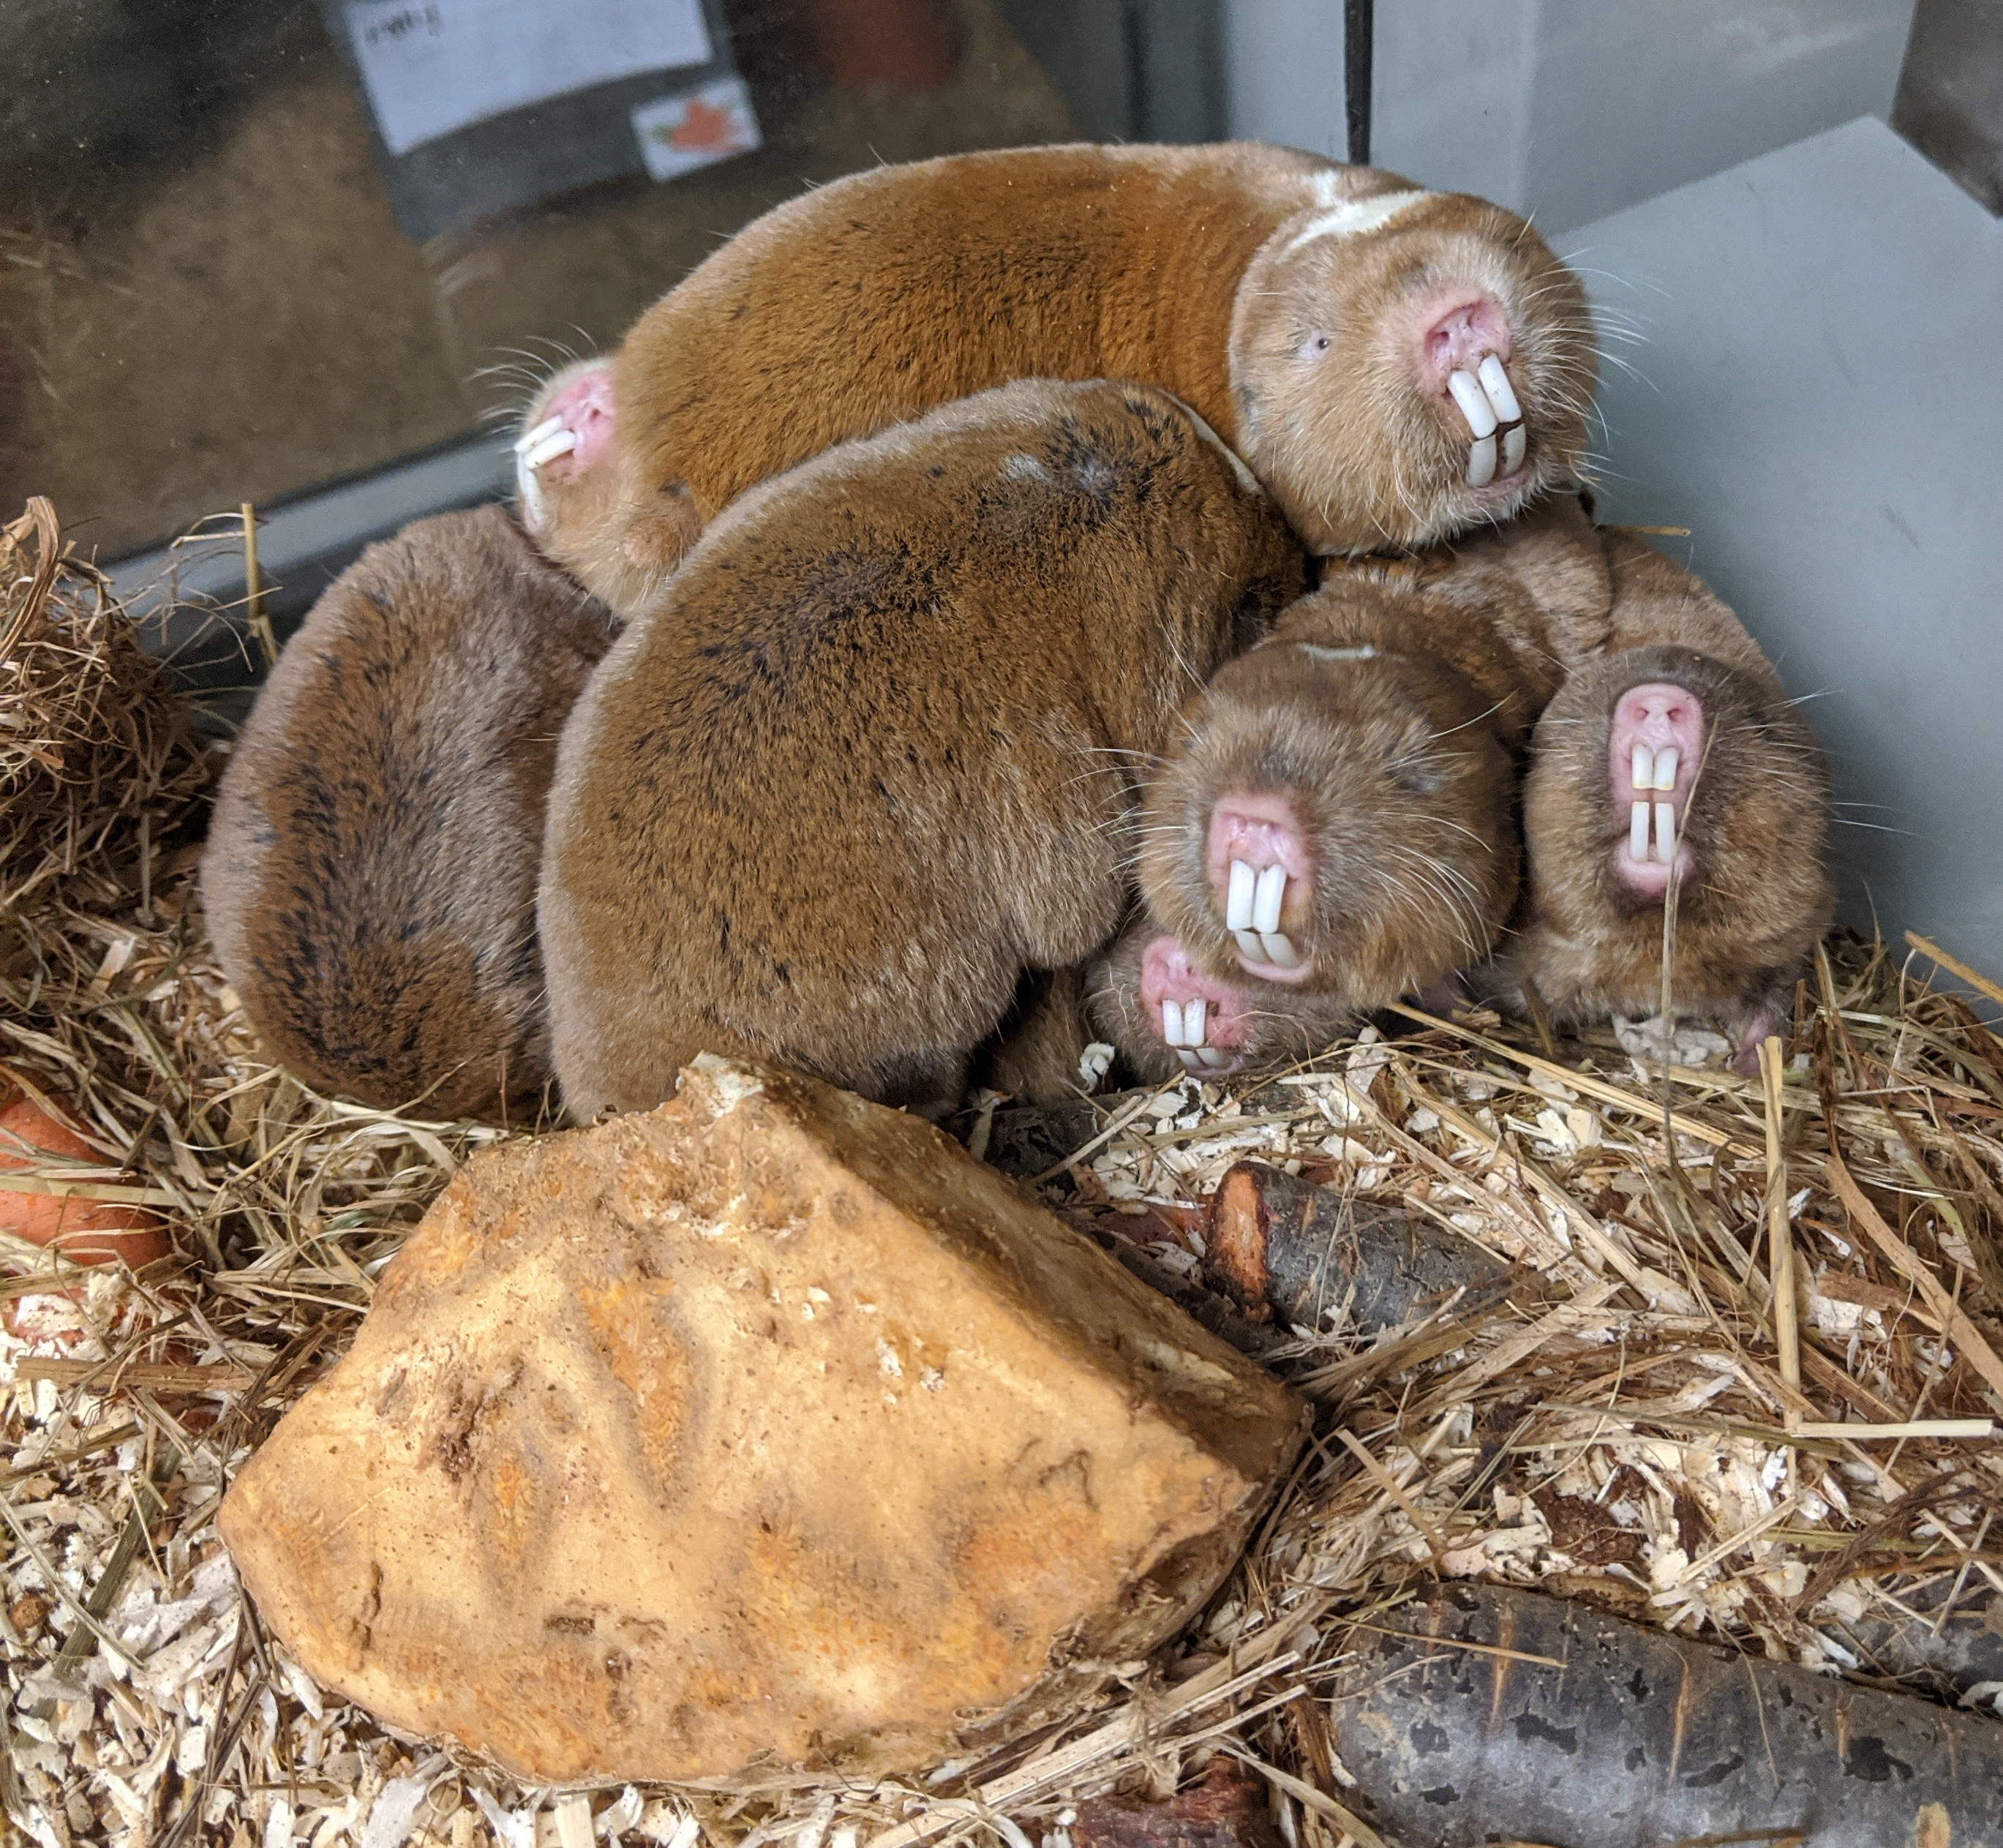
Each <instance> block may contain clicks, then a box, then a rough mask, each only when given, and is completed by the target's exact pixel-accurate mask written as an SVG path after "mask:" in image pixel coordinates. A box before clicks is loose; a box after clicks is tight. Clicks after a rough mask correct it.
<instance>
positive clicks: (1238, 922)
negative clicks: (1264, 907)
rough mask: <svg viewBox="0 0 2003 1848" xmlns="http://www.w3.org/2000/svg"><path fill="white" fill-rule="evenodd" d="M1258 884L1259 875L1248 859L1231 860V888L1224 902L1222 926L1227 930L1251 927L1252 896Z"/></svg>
mask: <svg viewBox="0 0 2003 1848" xmlns="http://www.w3.org/2000/svg"><path fill="white" fill-rule="evenodd" d="M1258 884H1259V876H1258V875H1257V873H1255V872H1253V870H1252V867H1251V864H1250V861H1244V860H1234V861H1232V863H1231V890H1230V893H1229V896H1227V897H1226V899H1225V904H1224V927H1225V929H1226V930H1227V931H1249V930H1250V929H1251V927H1252V905H1253V894H1254V893H1255V892H1256V891H1257V888H1258Z"/></svg>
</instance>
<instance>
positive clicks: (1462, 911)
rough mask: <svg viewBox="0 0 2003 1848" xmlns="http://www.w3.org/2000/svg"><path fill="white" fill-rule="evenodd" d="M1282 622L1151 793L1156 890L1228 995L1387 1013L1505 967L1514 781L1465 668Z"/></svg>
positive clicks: (1209, 694) (1230, 666) (1171, 922)
mask: <svg viewBox="0 0 2003 1848" xmlns="http://www.w3.org/2000/svg"><path fill="white" fill-rule="evenodd" d="M1301 608H1302V606H1296V609H1297V610H1299V609H1301ZM1285 627H1286V619H1283V623H1282V634H1281V635H1276V636H1275V638H1274V639H1273V640H1272V641H1269V642H1267V643H1266V644H1264V645H1262V646H1260V647H1259V648H1255V649H1253V651H1252V652H1250V654H1248V655H1243V656H1241V657H1240V658H1239V659H1237V660H1236V661H1233V662H1229V663H1227V664H1226V665H1225V667H1224V668H1223V669H1221V670H1220V671H1219V672H1218V674H1217V675H1216V676H1215V678H1214V679H1212V680H1211V683H1210V685H1209V686H1208V688H1207V689H1206V690H1204V693H1203V694H1202V695H1201V697H1200V698H1199V700H1197V702H1196V703H1195V704H1194V707H1192V708H1191V709H1190V712H1189V714H1188V715H1187V716H1188V719H1189V735H1188V737H1187V742H1185V744H1184V745H1183V748H1182V749H1180V751H1179V752H1178V753H1176V755H1175V756H1173V757H1172V758H1171V759H1170V760H1169V762H1168V763H1166V765H1165V766H1164V767H1162V770H1159V772H1157V774H1155V777H1153V778H1152V779H1151V781H1150V784H1149V785H1148V788H1147V790H1146V791H1145V795H1144V798H1143V799H1144V805H1145V808H1144V829H1143V835H1142V838H1143V843H1144V844H1143V847H1142V850H1141V885H1142V888H1143V890H1144V892H1145V895H1146V897H1147V899H1148V903H1149V904H1150V906H1151V907H1152V908H1153V910H1154V912H1155V915H1156V916H1157V917H1159V919H1160V921H1161V922H1162V925H1163V927H1165V929H1166V930H1167V931H1169V932H1171V933H1173V934H1174V935H1175V936H1176V937H1177V938H1179V939H1180V941H1181V943H1182V944H1183V945H1184V946H1185V947H1186V949H1187V954H1188V955H1190V958H1191V959H1192V960H1193V961H1194V963H1195V965H1196V966H1197V967H1198V968H1200V969H1201V970H1202V972H1203V973H1204V974H1206V975H1207V976H1210V977H1211V978H1212V979H1214V980H1222V981H1226V982H1233V983H1243V981H1244V980H1246V978H1247V977H1248V976H1249V977H1251V978H1254V979H1255V982H1256V983H1257V985H1262V986H1263V985H1268V984H1270V985H1272V986H1274V987H1281V988H1285V989H1291V990H1296V991H1298V992H1299V993H1301V994H1313V995H1316V996H1319V997H1324V998H1327V999H1331V1000H1334V1001H1337V1002H1339V1003H1340V1004H1341V1006H1342V1007H1343V1008H1350V1009H1362V1008H1372V1007H1381V1006H1383V1005H1384V1004H1386V1003H1388V1002H1390V1001H1395V1000H1397V998H1398V997H1400V995H1402V994H1408V993H1410V992H1412V991H1414V990H1419V989H1423V988H1424V987H1428V986H1429V985H1430V984H1431V983H1434V982H1435V981H1437V980H1439V979H1440V978H1441V977H1442V976H1445V975H1448V974H1449V973H1452V971H1454V970H1456V969H1460V968H1463V967H1465V966H1467V965H1469V964H1470V963H1472V962H1477V961H1479V960H1480V959H1481V958H1482V957H1483V956H1484V955H1487V953H1488V952H1489V951H1490V948H1491V945H1492V941H1493V938H1494V934H1495V932H1496V931H1497V930H1498V927H1499V926H1500V924H1501V921H1502V919H1503V918H1504V917H1505V916H1506V914H1507V913H1508V908H1509V906H1510V904H1511V903H1512V901H1513V900H1514V897H1515V889H1516V878H1517V860H1518V854H1517V848H1516V845H1515V834H1514V830H1513V829H1512V826H1511V819H1512V817H1511V805H1512V799H1513V794H1514V777H1513V774H1512V764H1511V762H1510V759H1509V756H1508V753H1507V752H1506V751H1505V749H1503V748H1502V746H1501V743H1500V742H1498V739H1497V738H1496V736H1495V735H1494V732H1493V730H1492V728H1491V727H1490V726H1489V725H1487V723H1486V722H1485V721H1486V718H1487V712H1486V709H1485V707H1484V703H1483V701H1482V700H1481V699H1480V696H1479V695H1478V694H1477V693H1476V691H1475V690H1474V689H1473V687H1472V686H1470V684H1469V683H1468V682H1467V681H1466V680H1465V679H1463V677H1462V676H1460V675H1459V674H1458V673H1456V672H1454V671H1453V670H1452V669H1451V668H1449V667H1447V666H1446V665H1444V664H1442V663H1440V662H1435V661H1432V660H1430V659H1425V658H1423V657H1415V658H1414V659H1407V658H1405V657H1403V656H1402V655H1397V654H1395V653H1393V652H1390V651H1388V650H1386V649H1383V648H1379V647H1376V646H1375V645H1367V644H1366V645H1357V646H1334V647H1330V646H1323V645H1318V644H1316V643H1313V642H1309V641H1288V640H1285V639H1282V636H1283V635H1284V633H1285Z"/></svg>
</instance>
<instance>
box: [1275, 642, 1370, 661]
mask: <svg viewBox="0 0 2003 1848" xmlns="http://www.w3.org/2000/svg"><path fill="white" fill-rule="evenodd" d="M1294 646H1295V648H1299V650H1300V652H1302V654H1303V655H1306V656H1307V658H1308V659H1309V660H1310V661H1375V660H1376V659H1377V656H1378V655H1379V652H1380V651H1379V649H1377V648H1374V647H1372V645H1370V644H1369V642H1367V641H1366V642H1365V643H1364V644H1363V645H1362V647H1361V648H1317V647H1316V645H1314V644H1313V642H1311V641H1297V642H1295V644H1294Z"/></svg>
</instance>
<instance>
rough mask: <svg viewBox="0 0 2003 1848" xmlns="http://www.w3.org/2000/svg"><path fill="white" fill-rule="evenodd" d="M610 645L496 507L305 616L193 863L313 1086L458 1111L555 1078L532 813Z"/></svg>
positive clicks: (237, 961)
mask: <svg viewBox="0 0 2003 1848" xmlns="http://www.w3.org/2000/svg"><path fill="white" fill-rule="evenodd" d="M614 633H615V625H614V624H613V621H612V619H611V618H610V615H609V613H607V612H606V610H604V609H603V607H602V606H600V605H599V604H597V603H594V602H593V600H592V599H590V598H589V596H587V595H586V593H585V592H582V590H580V589H579V588H578V586H577V585H575V583H573V582H572V581H571V580H570V579H568V578H566V577H565V575H563V574H562V573H561V572H559V571H554V570H553V569H552V568H551V567H550V566H549V565H548V564H547V563H546V562H544V561H543V560H542V559H541V558H540V557H538V556H537V553H536V551H535V550H534V548H533V547H531V546H530V544H529V543H528V542H527V540H526V539H525V538H524V537H523V535H522V533H521V531H520V529H519V528H518V527H517V526H516V525H515V523H514V522H513V521H512V519H509V516H508V515H507V514H506V513H505V512H503V511H502V509H501V508H495V507H488V508H481V509H479V510H478V511H477V512H470V513H449V514H443V515H439V517H438V518H436V519H428V520H422V521H419V522H417V523H416V524H414V525H413V526H410V527H407V528H406V529H404V531H403V532H402V533H399V534H398V535H397V536H396V537H395V538H394V539H390V540H384V541H383V542H381V543H379V544H376V545H372V546H371V547H369V549H368V550H366V551H365V552H364V553H363V554H362V557H361V558H360V559H359V560H358V561H357V562H356V563H355V564H353V565H351V566H350V567H349V568H348V570H347V571H344V572H343V573H342V574H341V576H340V578H337V580H336V581H335V582H334V584H333V585H330V587H329V588H328V589H327V591H326V592H324V593H323V595H322V596H321V597H320V600H319V601H318V602H317V603H316V604H315V605H314V606H313V610H312V612H311V613H310V614H309V616H308V617H307V618H306V622H305V624H304V625H303V626H302V627H301V628H300V630H299V633H298V634H296V635H295V636H294V637H293V638H292V641H290V642H289V643H288V645H287V646H286V648H285V652H284V653H283V655H281V657H280V659H279V660H278V665H276V666H275V667H274V669H272V672H271V678H270V680H269V681H268V683H267V685H266V686H265V688H264V692H263V693H262V694H261V696H260V697H259V699H258V701H257V705H256V707H254V708H253V711H252V712H251V714H250V719H249V721H248V722H247V723H246V725H245V726H244V728H243V733H242V735H241V736H240V737H239V739H238V740H237V742H236V749H235V750H234V752H233V753H232V755H231V757H230V760H229V767H228V769H227V770H226V771H225V773H224V775H223V777H222V785H221V787H220V788H219V790H218V792H217V797H216V806H215V818H214V820H213V822H212V823H211V826H210V830H209V838H208V847H207V848H206V850H205V851H204V854H203V858H202V894H203V899H204V904H205V907H206V909H207V913H208V925H209V930H210V933H211V936H212V937H213V938H214V941H215V951H216V956H217V959H218V961H219V962H221V964H222V968H223V971H224V973H225V974H226V975H227V976H229V980H230V981H231V983H232V985H233V986H234V987H235V988H236V992H237V994H238V995H239V997H241V999H242V1001H243V1006H244V1009H245V1011H246V1012H247V1013H248V1015H250V1021H251V1024H252V1025H253V1026H254V1027H255V1028H256V1029H257V1034H258V1037H259V1039H260V1040H261V1041H262V1042H263V1043H264V1047H265V1049H266V1050H267V1052H268V1053H270V1054H271V1057H273V1058H274V1059H276V1060H278V1062H279V1063H281V1064H283V1065H285V1067H287V1068H288V1070H289V1071H292V1072H293V1073H294V1074H296V1075H297V1076H298V1077H299V1078H301V1079H302V1080H303V1081H305V1082H306V1083H307V1084H309V1085H312V1086H313V1087H314V1088H316V1089H318V1090H321V1091H327V1092H344V1093H346V1094H348V1095H351V1096H354V1097H357V1098H359V1099H362V1101H364V1102H367V1103H370V1104H373V1105H376V1106H379V1107H381V1108H383V1109H393V1108H397V1107H408V1108H411V1109H417V1110H419V1111H421V1112H422V1113H425V1114H428V1115H431V1116H467V1115H479V1114H483V1113H491V1111H493V1110H494V1109H495V1108H496V1107H497V1106H498V1105H500V1104H501V1102H502V1100H503V1099H516V1100H526V1099H532V1098H533V1096H534V1095H535V1094H536V1093H537V1092H539V1091H540V1089H541V1088H542V1086H543V1085H544V1083H545V1082H546V1081H547V1079H548V1078H549V1076H550V1061H549V1047H548V1035H547V1028H546V1026H545V1024H544V1007H543V973H542V966H541V962H540V958H539V956H538V955H537V945H536V929H535V894H536V880H537V869H538V866H539V864H540V858H541V851H542V837H543V812H544V805H545V802H546V799H547V792H548V789H549V785H550V780H551V776H552V774H554V766H555V760H556V749H557V735H558V732H559V730H560V729H561V726H562V724H563V721H564V718H565V714H566V713H567V711H568V709H569V707H570V705H571V704H572V701H573V700H575V697H577V695H578V693H579V692H580V691H581V690H582V687H583V686H584V683H585V680H586V677H587V676H589V673H590V672H591V670H592V669H593V666H594V665H596V662H597V661H598V659H599V658H600V656H601V655H603V653H604V652H605V650H606V647H607V646H608V645H609V644H610V641H611V640H612V638H613V634H614Z"/></svg>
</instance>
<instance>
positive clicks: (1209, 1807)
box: [1071, 1755, 1284, 1848]
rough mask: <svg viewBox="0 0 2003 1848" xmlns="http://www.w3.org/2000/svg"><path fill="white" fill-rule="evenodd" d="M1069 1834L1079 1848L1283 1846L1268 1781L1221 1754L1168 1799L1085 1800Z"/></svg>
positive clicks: (1257, 1847) (1100, 1798)
mask: <svg viewBox="0 0 2003 1848" xmlns="http://www.w3.org/2000/svg"><path fill="white" fill-rule="evenodd" d="M1071 1840H1072V1842H1073V1843H1074V1844H1075V1848H1284V1838H1283V1837H1282V1836H1281V1833H1280V1830H1279V1826H1278V1824H1277V1823H1275V1822H1274V1820H1273V1811H1272V1807H1271V1804H1270V1802H1269V1801H1268V1800H1267V1795H1266V1783H1265V1780H1264V1779H1263V1778H1260V1777H1257V1776H1254V1775H1253V1773H1251V1772H1250V1771H1248V1770H1246V1769H1245V1767H1244V1766H1243V1765H1241V1764H1239V1762H1238V1761H1237V1760H1236V1759H1233V1758H1225V1757H1224V1756H1222V1755H1219V1756H1218V1757H1216V1758H1214V1759H1211V1761H1210V1764H1209V1766H1208V1769H1206V1770H1205V1771H1204V1778H1203V1782H1202V1783H1198V1784H1193V1785H1191V1786H1190V1788H1189V1789H1187V1790H1178V1791H1177V1792H1176V1794H1175V1795H1174V1796H1173V1797H1169V1799H1167V1801H1165V1802H1162V1803H1143V1802H1141V1801H1139V1799H1138V1798H1136V1797H1090V1798H1089V1799H1087V1801H1085V1802H1083V1803H1081V1804H1079V1805H1078V1820H1077V1821H1076V1822H1074V1823H1073V1824H1072V1825H1071Z"/></svg>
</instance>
